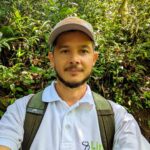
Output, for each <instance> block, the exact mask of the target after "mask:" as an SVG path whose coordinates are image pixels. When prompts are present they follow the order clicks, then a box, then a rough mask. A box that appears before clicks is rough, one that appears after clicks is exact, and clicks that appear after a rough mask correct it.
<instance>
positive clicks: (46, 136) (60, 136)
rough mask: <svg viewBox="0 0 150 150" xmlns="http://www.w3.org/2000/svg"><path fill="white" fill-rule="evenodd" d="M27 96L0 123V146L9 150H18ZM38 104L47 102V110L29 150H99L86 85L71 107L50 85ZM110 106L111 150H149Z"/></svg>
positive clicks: (135, 130)
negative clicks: (111, 118) (112, 136)
mask: <svg viewBox="0 0 150 150" xmlns="http://www.w3.org/2000/svg"><path fill="white" fill-rule="evenodd" d="M66 94H67V93H66ZM31 96H32V95H29V96H26V97H23V98H21V99H19V100H17V101H16V102H15V103H14V104H13V105H11V106H9V107H8V109H7V112H6V113H5V114H4V116H3V117H2V119H1V120H0V145H5V146H8V147H10V148H11V149H12V150H18V149H19V148H20V146H21V142H22V140H23V133H24V130H23V122H24V118H25V111H26V105H27V103H28V100H29V99H30V97H31ZM42 101H44V102H48V106H47V110H46V112H45V115H44V117H43V120H42V123H41V125H40V127H39V130H38V132H37V134H36V136H35V138H34V141H33V143H32V145H31V148H30V150H103V147H102V142H101V137H100V131H99V125H98V119H97V114H96V109H95V104H94V101H93V97H92V94H91V90H90V87H89V86H88V85H87V91H86V94H85V95H84V96H83V97H82V99H80V100H79V101H78V102H77V103H75V104H74V105H72V106H68V105H67V103H66V102H65V101H63V100H62V99H61V98H60V97H59V96H58V94H57V92H56V90H55V86H54V82H53V83H52V84H51V85H50V86H48V87H47V88H45V90H44V92H43V95H42ZM110 103H111V105H112V107H113V110H114V113H115V130H116V133H115V137H114V146H113V150H149V144H148V142H147V141H146V140H145V139H144V138H143V136H142V135H141V132H140V130H139V127H138V125H137V123H136V121H135V119H134V118H133V117H132V116H131V115H130V114H128V113H127V111H126V110H125V109H124V108H123V107H122V106H120V105H118V104H115V103H113V102H110ZM29 128H30V127H29ZM145 145H146V146H145ZM144 146H145V147H144Z"/></svg>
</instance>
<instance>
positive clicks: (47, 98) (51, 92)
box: [42, 81, 94, 105]
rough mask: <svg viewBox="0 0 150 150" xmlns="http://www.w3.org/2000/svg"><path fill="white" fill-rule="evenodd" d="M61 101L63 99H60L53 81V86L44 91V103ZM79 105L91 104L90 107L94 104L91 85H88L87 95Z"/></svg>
mask: <svg viewBox="0 0 150 150" xmlns="http://www.w3.org/2000/svg"><path fill="white" fill-rule="evenodd" d="M60 100H62V99H61V98H60V97H59V95H58V93H57V91H56V89H55V82H54V81H53V82H52V83H51V85H49V86H48V87H46V88H45V89H44V91H43V94H42V101H43V102H55V101H60ZM78 103H79V105H80V104H90V105H93V104H94V100H93V96H92V92H91V89H90V87H89V85H87V90H86V93H85V95H84V96H83V97H82V98H81V99H80V100H79V102H78Z"/></svg>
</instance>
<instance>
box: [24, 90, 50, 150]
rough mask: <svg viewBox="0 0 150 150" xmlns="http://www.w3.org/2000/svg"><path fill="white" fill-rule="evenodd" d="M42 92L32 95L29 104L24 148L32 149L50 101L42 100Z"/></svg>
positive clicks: (26, 149)
mask: <svg viewBox="0 0 150 150" xmlns="http://www.w3.org/2000/svg"><path fill="white" fill-rule="evenodd" d="M42 93H43V91H41V92H39V93H37V94H35V95H34V96H32V97H31V99H30V100H29V102H28V104H27V108H26V116H25V121H24V138H23V143H22V150H29V149H30V146H31V144H32V141H33V139H34V137H35V135H36V133H37V131H38V129H39V126H40V124H41V121H42V118H43V116H44V113H45V111H46V108H47V104H48V103H44V102H42Z"/></svg>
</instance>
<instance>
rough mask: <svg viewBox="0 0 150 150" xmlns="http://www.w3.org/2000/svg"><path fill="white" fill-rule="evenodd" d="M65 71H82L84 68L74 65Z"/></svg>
mask: <svg viewBox="0 0 150 150" xmlns="http://www.w3.org/2000/svg"><path fill="white" fill-rule="evenodd" d="M65 71H69V72H82V71H83V69H82V68H79V67H74V66H69V67H67V68H66V69H65Z"/></svg>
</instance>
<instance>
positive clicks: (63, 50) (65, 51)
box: [60, 49, 68, 53]
mask: <svg viewBox="0 0 150 150" xmlns="http://www.w3.org/2000/svg"><path fill="white" fill-rule="evenodd" d="M60 52H61V53H68V50H67V49H62V50H60Z"/></svg>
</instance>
